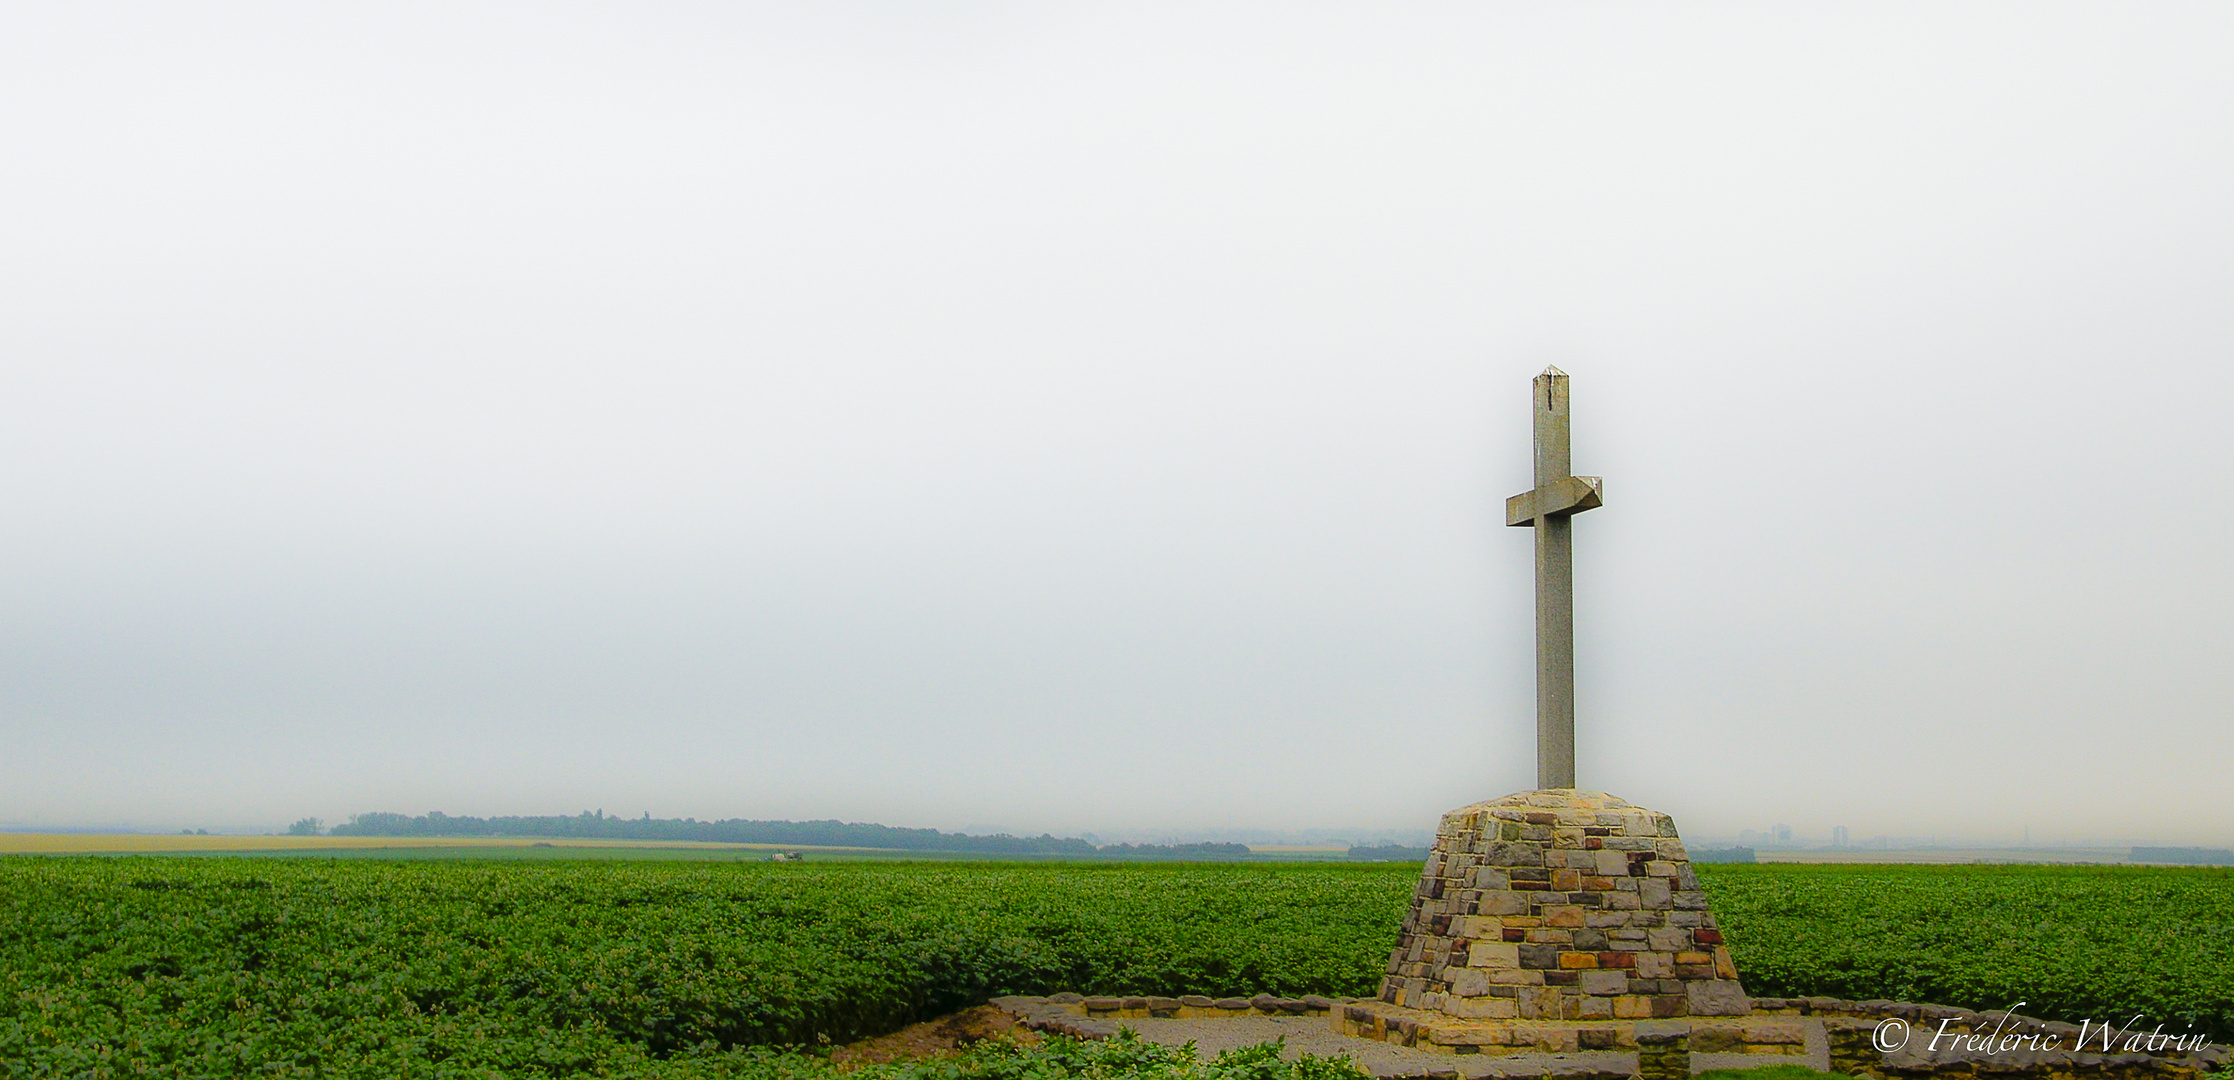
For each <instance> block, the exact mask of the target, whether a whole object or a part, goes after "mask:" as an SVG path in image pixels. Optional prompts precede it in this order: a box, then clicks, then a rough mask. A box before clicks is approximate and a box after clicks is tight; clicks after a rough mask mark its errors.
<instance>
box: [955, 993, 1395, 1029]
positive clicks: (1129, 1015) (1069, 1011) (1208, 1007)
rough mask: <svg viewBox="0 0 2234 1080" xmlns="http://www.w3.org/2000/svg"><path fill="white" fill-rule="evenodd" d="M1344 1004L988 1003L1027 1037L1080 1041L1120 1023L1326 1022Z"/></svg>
mask: <svg viewBox="0 0 2234 1080" xmlns="http://www.w3.org/2000/svg"><path fill="white" fill-rule="evenodd" d="M1350 1000H1351V999H1349V998H1326V997H1320V996H1318V995H1316V994H1312V995H1307V996H1304V997H1299V998H1285V997H1274V996H1272V995H1271V994H1258V995H1256V996H1255V997H1247V998H1238V997H1229V998H1208V997H1202V996H1200V995H1194V994H1189V995H1186V996H1184V997H1175V998H1172V997H1145V996H1142V997H1130V996H1128V997H1099V996H1097V997H1087V996H1085V995H1084V994H1070V993H1063V994H1053V995H1050V996H1048V997H1000V998H994V999H993V1001H992V1004H993V1007H994V1008H997V1009H1000V1010H1002V1011H1004V1012H1006V1013H1008V1014H1009V1015H1011V1016H1014V1017H1016V1020H1017V1023H1018V1024H1019V1025H1021V1026H1023V1027H1026V1028H1029V1029H1031V1030H1033V1031H1045V1032H1052V1033H1056V1034H1062V1035H1070V1036H1074V1037H1076V1038H1081V1039H1106V1038H1109V1037H1110V1036H1112V1035H1115V1034H1117V1030H1118V1029H1119V1028H1121V1027H1123V1026H1124V1025H1123V1024H1121V1023H1118V1021H1120V1020H1149V1019H1154V1020H1232V1019H1239V1018H1240V1017H1244V1016H1326V1015H1329V1013H1331V1012H1332V1010H1334V1009H1336V1008H1339V1007H1341V1006H1342V1005H1345V1004H1348V1003H1349V1001H1350Z"/></svg>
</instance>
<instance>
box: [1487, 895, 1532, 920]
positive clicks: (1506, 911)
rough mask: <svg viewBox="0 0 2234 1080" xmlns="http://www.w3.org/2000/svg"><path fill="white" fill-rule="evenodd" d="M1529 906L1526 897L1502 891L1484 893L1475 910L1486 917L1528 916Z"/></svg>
mask: <svg viewBox="0 0 2234 1080" xmlns="http://www.w3.org/2000/svg"><path fill="white" fill-rule="evenodd" d="M1529 906H1530V905H1529V903H1528V897H1526V896H1525V895H1522V894H1521V893H1516V892H1513V891H1511V890H1509V889H1500V890H1497V891H1495V892H1485V893H1483V894H1482V898H1481V900H1480V901H1478V902H1477V903H1476V905H1475V908H1476V910H1478V911H1480V912H1481V913H1482V914H1484V915H1526V914H1528V908H1529Z"/></svg>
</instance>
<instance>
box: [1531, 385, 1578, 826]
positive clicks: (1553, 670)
mask: <svg viewBox="0 0 2234 1080" xmlns="http://www.w3.org/2000/svg"><path fill="white" fill-rule="evenodd" d="M1535 398H1536V490H1538V491H1542V490H1544V489H1545V488H1547V487H1550V486H1551V485H1553V484H1555V483H1558V482H1559V481H1562V480H1565V479H1566V478H1567V477H1569V476H1571V475H1573V464H1572V462H1571V459H1570V457H1569V455H1568V448H1567V376H1565V375H1555V374H1553V373H1552V372H1550V371H1547V372H1545V373H1543V374H1542V375H1538V376H1536V385H1535ZM1535 525H1536V786H1537V787H1539V788H1571V787H1574V786H1575V559H1574V543H1573V539H1574V524H1573V522H1571V521H1569V520H1568V519H1567V515H1564V514H1562V515H1560V516H1558V517H1553V516H1550V515H1548V514H1547V515H1542V516H1539V517H1538V518H1537V519H1536V521H1535Z"/></svg>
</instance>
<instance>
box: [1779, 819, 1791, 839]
mask: <svg viewBox="0 0 2234 1080" xmlns="http://www.w3.org/2000/svg"><path fill="white" fill-rule="evenodd" d="M1776 842H1777V843H1779V844H1789V843H1791V842H1792V827H1791V826H1790V825H1785V824H1781V823H1780V824H1778V825H1777V827H1776Z"/></svg>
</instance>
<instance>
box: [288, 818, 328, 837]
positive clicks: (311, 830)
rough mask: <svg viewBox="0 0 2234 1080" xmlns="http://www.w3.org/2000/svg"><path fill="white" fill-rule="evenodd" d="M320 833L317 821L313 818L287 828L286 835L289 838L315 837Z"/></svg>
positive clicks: (320, 829) (319, 825)
mask: <svg viewBox="0 0 2234 1080" xmlns="http://www.w3.org/2000/svg"><path fill="white" fill-rule="evenodd" d="M322 831H323V829H322V828H321V824H320V822H319V820H318V819H317V818H314V817H306V818H304V819H302V820H301V821H298V822H296V823H294V824H293V825H289V826H287V835H289V836H316V835H318V834H319V833H320V832H322Z"/></svg>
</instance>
